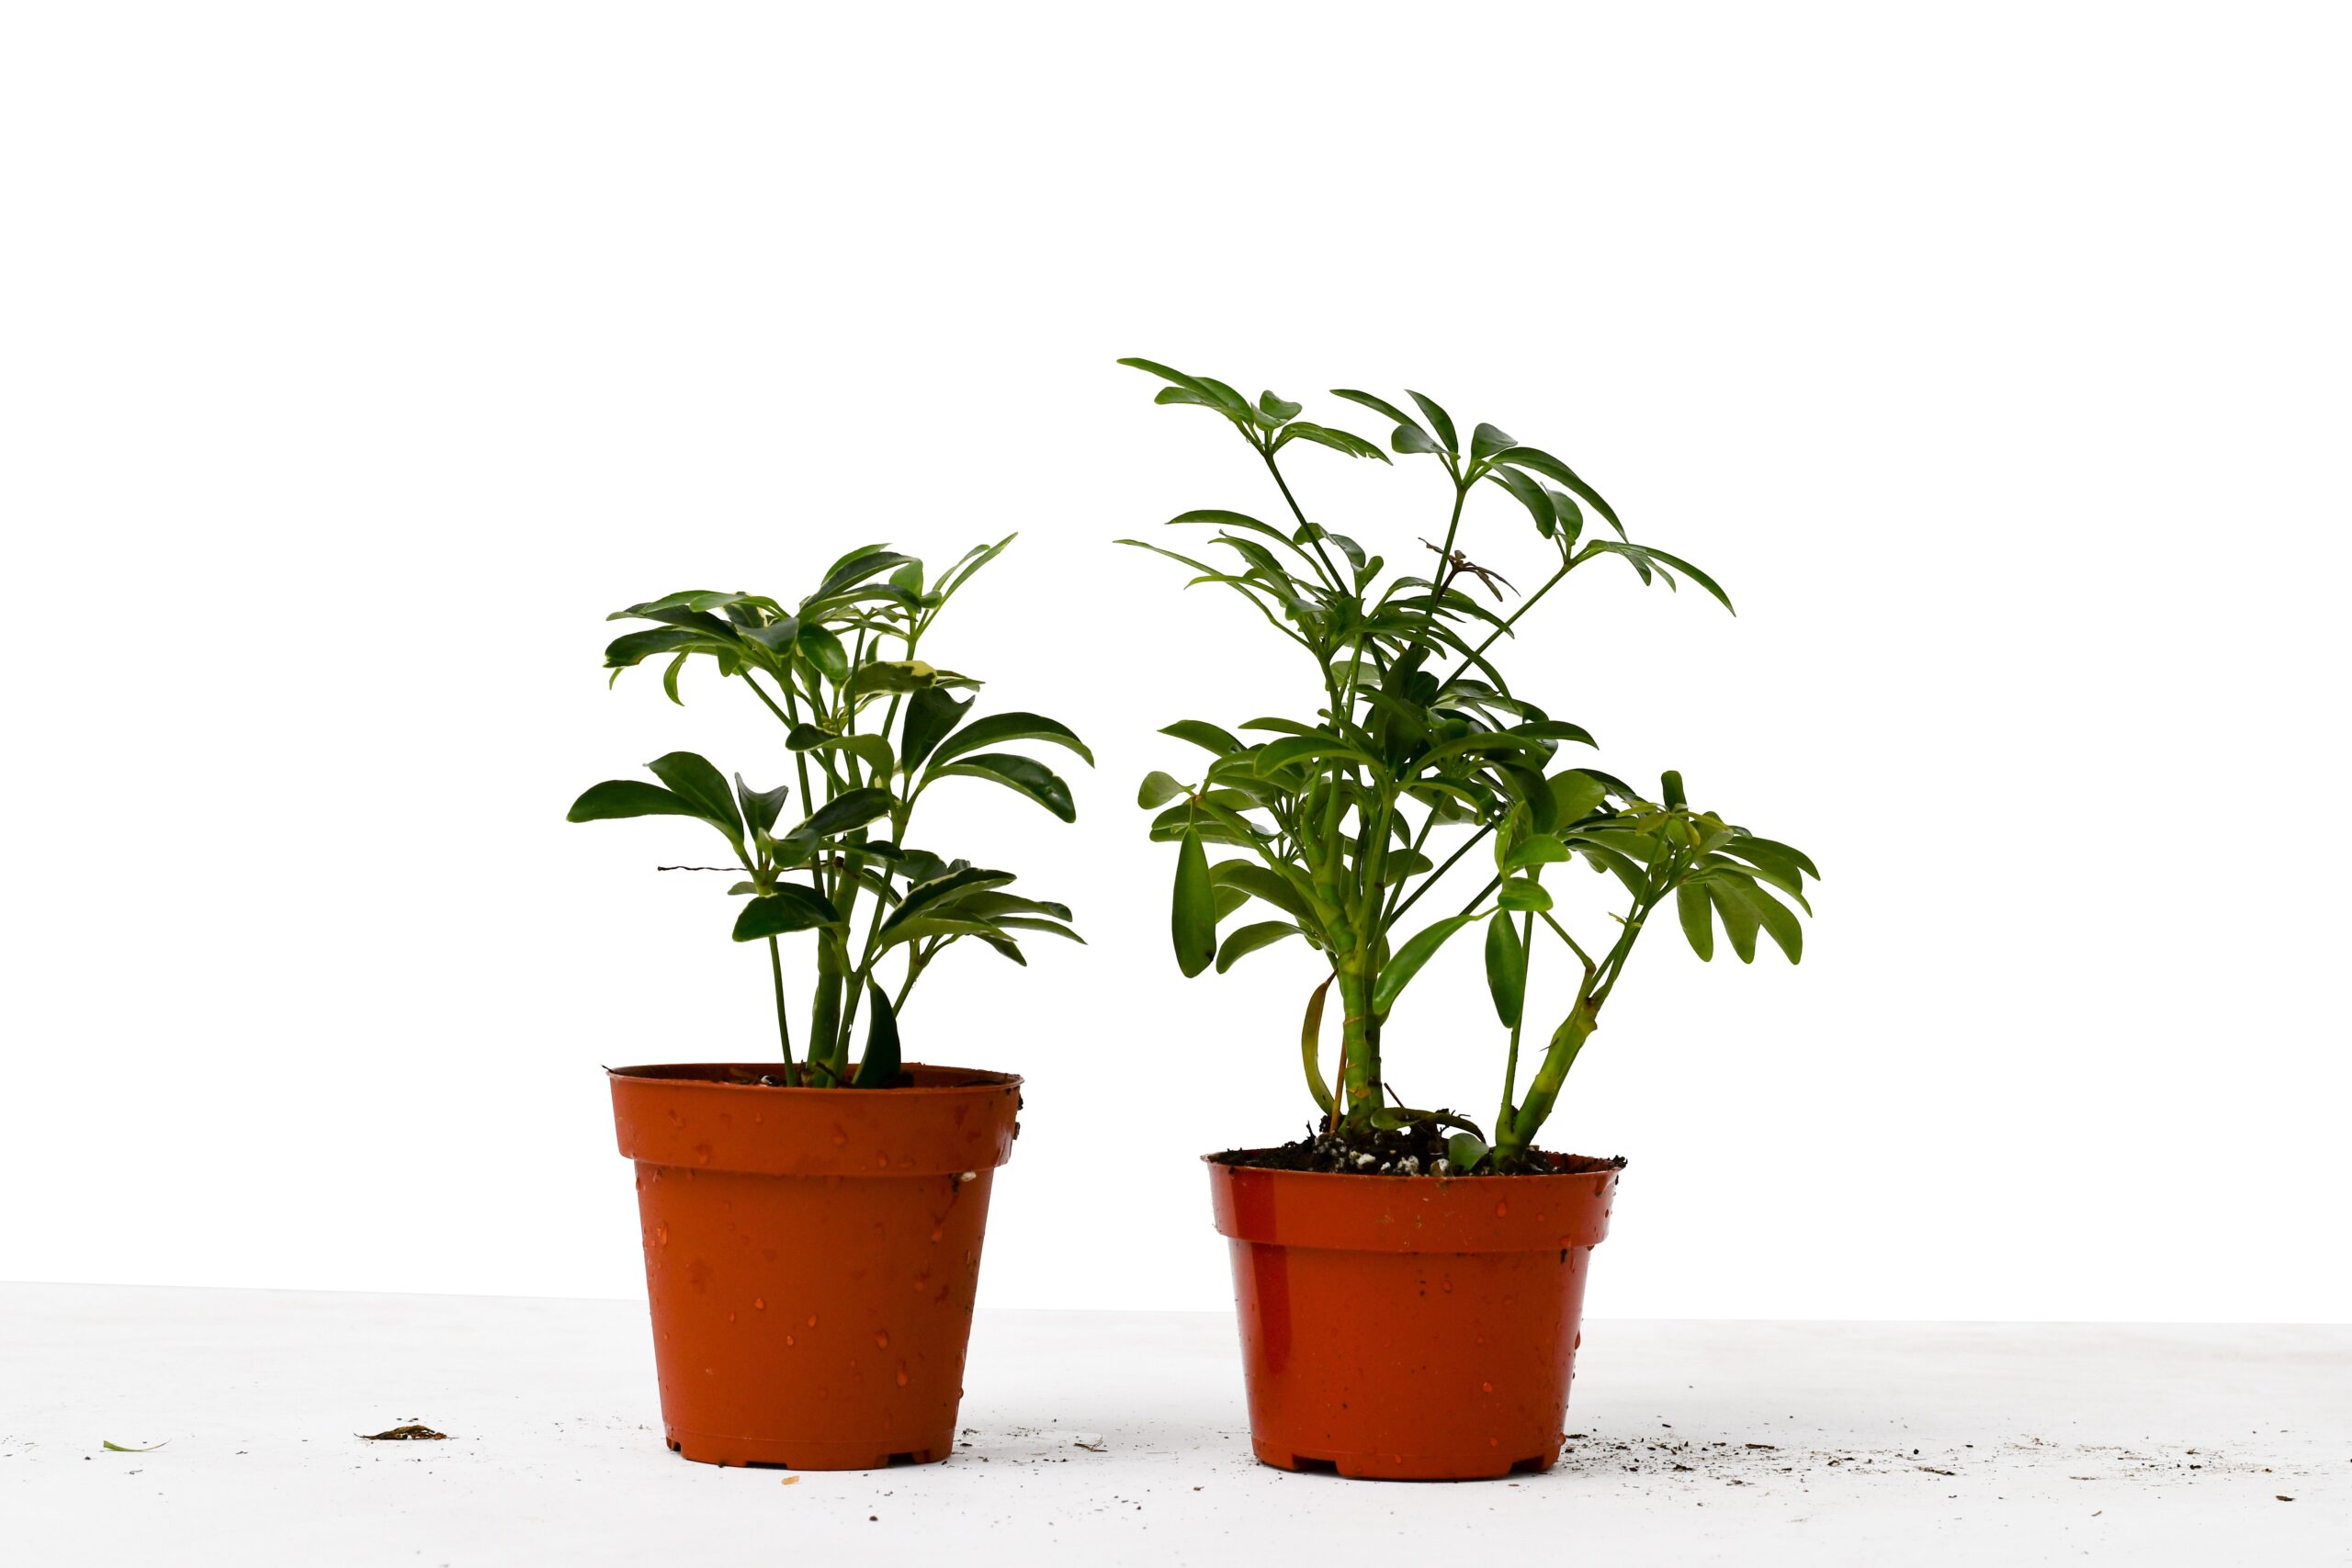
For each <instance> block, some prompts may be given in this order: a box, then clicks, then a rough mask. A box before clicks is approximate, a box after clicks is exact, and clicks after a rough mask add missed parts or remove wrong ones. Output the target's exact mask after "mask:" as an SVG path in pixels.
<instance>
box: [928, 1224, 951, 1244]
mask: <svg viewBox="0 0 2352 1568" xmlns="http://www.w3.org/2000/svg"><path fill="white" fill-rule="evenodd" d="M946 1234H947V1232H946V1229H945V1227H944V1226H941V1225H933V1226H932V1227H931V1239H932V1240H933V1241H937V1240H938V1239H939V1238H940V1237H942V1236H944V1235H946Z"/></svg>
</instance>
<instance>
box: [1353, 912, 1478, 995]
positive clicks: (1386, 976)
mask: <svg viewBox="0 0 2352 1568" xmlns="http://www.w3.org/2000/svg"><path fill="white" fill-rule="evenodd" d="M1477 918H1478V917H1477V915H1476V914H1475V913H1473V914H1463V915H1454V916H1451V917H1449V918H1447V919H1442V920H1440V921H1438V922H1437V923H1436V924H1435V925H1432V926H1430V927H1427V928H1426V929H1424V930H1422V931H1416V932H1414V933H1413V937H1412V940H1410V941H1409V942H1406V943H1405V945H1404V946H1402V947H1400V948H1398V949H1397V951H1396V952H1395V953H1392V954H1391V955H1390V956H1389V959H1388V962H1387V963H1386V964H1383V965H1381V969H1380V978H1379V979H1378V980H1376V981H1374V984H1373V991H1372V1010H1373V1012H1374V1015H1375V1016H1380V1017H1385V1016H1386V1014H1387V1012H1388V1010H1389V1009H1391V1008H1393V1007H1395V1006H1396V1005H1397V995H1398V994H1399V993H1400V992H1402V991H1403V990H1404V988H1405V987H1407V986H1408V985H1410V984H1412V980H1413V976H1416V975H1418V974H1419V973H1420V972H1421V965H1423V964H1427V963H1428V962H1429V961H1430V959H1431V958H1433V957H1435V956H1436V955H1437V950H1438V949H1439V948H1441V947H1443V946H1444V945H1445V942H1446V939H1447V938H1449V937H1451V936H1452V935H1453V933H1454V932H1455V931H1460V930H1461V929H1462V928H1463V927H1464V926H1465V925H1467V924H1469V923H1470V922H1471V921H1472V920H1475V919H1477Z"/></svg>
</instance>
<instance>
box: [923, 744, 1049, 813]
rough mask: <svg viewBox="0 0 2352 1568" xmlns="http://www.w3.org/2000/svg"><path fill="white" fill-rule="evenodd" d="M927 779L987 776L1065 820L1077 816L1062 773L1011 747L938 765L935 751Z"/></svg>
mask: <svg viewBox="0 0 2352 1568" xmlns="http://www.w3.org/2000/svg"><path fill="white" fill-rule="evenodd" d="M924 776H925V777H926V778H927V779H952V778H974V779H987V780H989V781H990V782H991V783H994V784H1002V785H1003V786H1004V787H1005V788H1007V789H1009V790H1012V792H1013V793H1014V794H1016V795H1027V796H1028V797H1029V798H1030V799H1032V800H1034V801H1035V802H1036V803H1037V804H1038V805H1040V806H1042V807H1045V808H1046V810H1048V811H1050V812H1052V813H1053V814H1054V815H1055V816H1057V817H1058V818H1061V819H1062V820H1063V821H1065V822H1075V821H1077V820H1078V807H1077V804H1076V803H1075V802H1073V801H1072V800H1071V799H1070V794H1069V784H1065V783H1063V782H1062V779H1061V776H1060V775H1059V774H1057V773H1055V772H1054V771H1053V770H1052V769H1050V768H1048V767H1046V764H1044V763H1043V762H1040V761H1036V760H1035V758H1031V757H1023V756H1019V755H1016V754H1015V753H1013V752H1011V751H983V752H981V753H980V754H979V755H978V756H976V757H964V758H961V759H959V760H957V761H954V762H951V763H949V764H948V765H947V766H946V767H944V768H943V767H941V766H940V765H939V758H938V754H937V753H935V752H934V753H933V756H932V761H931V766H930V768H929V770H928V771H927V772H926V773H925V775H924Z"/></svg>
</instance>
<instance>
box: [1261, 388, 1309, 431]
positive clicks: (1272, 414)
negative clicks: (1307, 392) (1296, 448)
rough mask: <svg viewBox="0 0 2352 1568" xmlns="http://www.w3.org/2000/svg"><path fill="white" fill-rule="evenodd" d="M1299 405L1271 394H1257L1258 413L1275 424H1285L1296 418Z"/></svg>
mask: <svg viewBox="0 0 2352 1568" xmlns="http://www.w3.org/2000/svg"><path fill="white" fill-rule="evenodd" d="M1300 407H1301V405H1300V404H1297V403H1294V402H1291V401H1289V400H1285V399H1283V398H1278V397H1276V396H1274V394H1273V393H1272V392H1261V393H1259V394H1258V412H1260V413H1262V414H1264V415H1265V416H1266V417H1267V418H1268V419H1271V420H1272V421H1273V422H1274V423H1277V424H1287V423H1289V422H1290V421H1292V420H1294V419H1296V418H1297V417H1298V412H1299V409H1300Z"/></svg>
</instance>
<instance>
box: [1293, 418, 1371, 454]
mask: <svg viewBox="0 0 2352 1568" xmlns="http://www.w3.org/2000/svg"><path fill="white" fill-rule="evenodd" d="M1293 441H1312V442H1314V443H1315V445H1317V446H1329V448H1331V450H1332V451H1334V452H1345V453H1346V454H1347V455H1348V456H1349V457H1377V458H1379V459H1380V460H1381V461H1382V462H1384V463H1385V462H1386V461H1388V454H1387V453H1385V452H1383V451H1382V450H1381V449H1380V448H1379V447H1377V446H1374V445H1373V444H1372V443H1371V442H1369V441H1366V440H1365V439H1364V438H1363V436H1361V435H1356V434H1351V433H1350V432H1348V431H1344V430H1335V429H1333V428H1331V427H1330V426H1329V425H1328V424H1310V423H1307V422H1306V420H1303V419H1302V420H1298V421H1295V422H1294V423H1290V424H1286V425H1284V426H1283V433H1282V434H1280V435H1279V436H1276V437H1275V438H1274V447H1275V449H1276V450H1277V451H1279V450H1281V449H1282V448H1283V446H1287V445H1289V444H1290V443H1291V442H1293Z"/></svg>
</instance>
